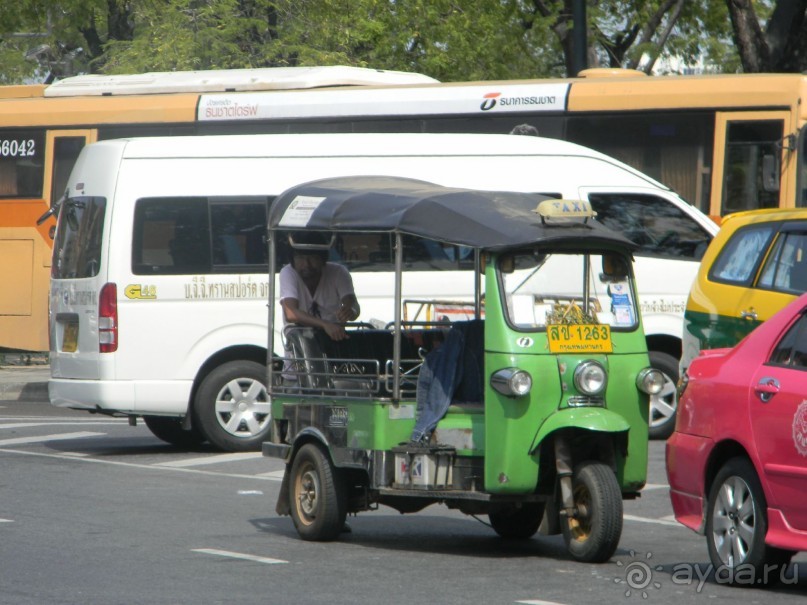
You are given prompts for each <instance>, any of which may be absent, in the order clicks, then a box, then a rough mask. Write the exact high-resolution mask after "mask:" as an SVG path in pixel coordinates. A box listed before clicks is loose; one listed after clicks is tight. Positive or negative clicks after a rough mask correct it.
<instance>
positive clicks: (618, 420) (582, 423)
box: [530, 408, 630, 454]
mask: <svg viewBox="0 0 807 605" xmlns="http://www.w3.org/2000/svg"><path fill="white" fill-rule="evenodd" d="M566 428H577V429H583V430H588V431H597V432H602V433H624V432H626V431H628V430H630V424H628V422H627V421H626V420H625V419H624V418H623V417H622V416H620V415H619V414H617V413H615V412H612V411H611V410H607V409H604V408H566V409H565V410H559V411H558V412H556V413H555V414H552V415H551V416H549V417H548V418H547V419H546V422H544V423H543V424H542V425H541V426H540V427H539V428H538V432H537V433H536V435H535V440H534V441H533V442H532V446H531V447H530V453H531V454H534V453H535V452H536V450H538V448H539V447H540V445H541V443H542V442H543V440H544V439H545V438H546V437H547V436H548V435H550V434H551V433H553V432H555V431H557V430H559V429H566Z"/></svg>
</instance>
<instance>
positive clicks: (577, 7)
mask: <svg viewBox="0 0 807 605" xmlns="http://www.w3.org/2000/svg"><path fill="white" fill-rule="evenodd" d="M586 38H587V36H586V0H572V73H571V74H569V75H570V76H571V77H575V76H577V74H579V73H580V72H581V71H583V70H584V69H586V68H587V67H588V42H587V39H586Z"/></svg>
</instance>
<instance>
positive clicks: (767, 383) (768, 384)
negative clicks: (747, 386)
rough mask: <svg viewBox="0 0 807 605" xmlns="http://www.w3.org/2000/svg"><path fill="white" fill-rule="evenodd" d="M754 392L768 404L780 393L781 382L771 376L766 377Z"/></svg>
mask: <svg viewBox="0 0 807 605" xmlns="http://www.w3.org/2000/svg"><path fill="white" fill-rule="evenodd" d="M754 392H755V393H756V394H757V397H759V399H760V401H762V403H768V402H769V401H770V400H771V399H773V396H774V395H776V394H777V393H778V392H779V381H778V380H776V378H773V377H771V376H765V377H764V378H762V379H761V380H760V381H759V382H758V383H757V386H755V387H754Z"/></svg>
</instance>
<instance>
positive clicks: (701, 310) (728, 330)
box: [681, 208, 807, 375]
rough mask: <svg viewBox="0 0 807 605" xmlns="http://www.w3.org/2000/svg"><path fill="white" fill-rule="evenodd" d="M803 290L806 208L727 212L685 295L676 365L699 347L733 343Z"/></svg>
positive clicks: (806, 283)
mask: <svg viewBox="0 0 807 605" xmlns="http://www.w3.org/2000/svg"><path fill="white" fill-rule="evenodd" d="M805 291H807V208H801V209H766V210H751V211H748V212H738V213H736V214H731V215H729V216H727V217H726V218H724V219H723V223H722V225H721V228H720V231H719V233H718V234H717V236H715V238H714V239H713V240H712V242H711V244H710V245H709V247H708V249H707V250H706V253H705V254H704V256H703V259H702V260H701V265H700V269H699V271H698V276H697V278H696V279H695V283H694V284H693V286H692V289H691V291H690V294H689V299H688V300H687V306H686V311H685V313H684V339H683V353H682V356H681V369H682V370H684V369H686V368H687V367H688V366H689V362H690V361H692V359H694V358H695V357H696V356H697V355H698V353H699V352H700V351H701V350H704V349H717V348H722V347H731V346H734V345H735V344H737V343H738V342H739V341H740V340H742V339H743V338H744V337H745V335H746V334H748V333H749V332H750V331H751V330H753V329H754V328H755V327H756V326H758V325H759V324H760V323H762V322H763V321H765V320H766V319H768V318H770V317H771V316H773V315H774V314H775V313H776V312H777V311H779V310H780V309H782V308H783V307H784V306H785V305H787V304H788V303H789V302H790V301H792V300H793V299H795V298H796V297H797V296H798V295H799V294H801V293H803V292H805ZM682 375H683V374H682Z"/></svg>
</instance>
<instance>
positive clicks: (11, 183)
mask: <svg viewBox="0 0 807 605" xmlns="http://www.w3.org/2000/svg"><path fill="white" fill-rule="evenodd" d="M44 158H45V131H44V130H6V131H2V132H0V197H35V198H38V197H41V196H42V181H43V176H44V173H45V160H44Z"/></svg>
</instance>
